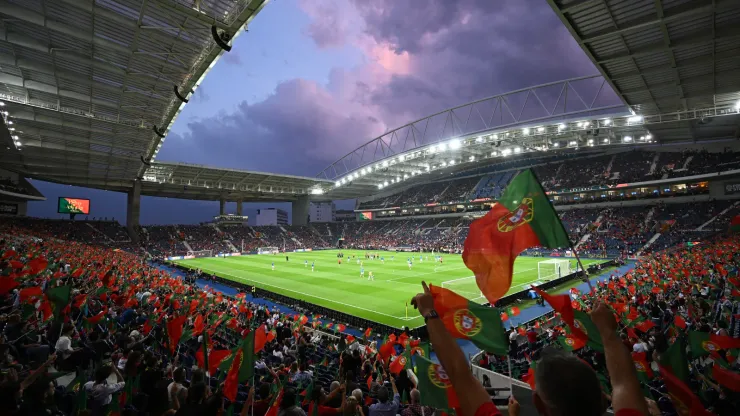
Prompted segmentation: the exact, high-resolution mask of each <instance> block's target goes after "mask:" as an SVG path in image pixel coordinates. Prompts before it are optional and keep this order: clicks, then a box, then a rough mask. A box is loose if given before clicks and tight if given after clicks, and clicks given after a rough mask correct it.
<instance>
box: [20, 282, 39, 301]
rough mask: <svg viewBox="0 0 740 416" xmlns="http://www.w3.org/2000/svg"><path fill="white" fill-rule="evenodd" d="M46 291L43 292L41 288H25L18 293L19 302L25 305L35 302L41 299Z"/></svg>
mask: <svg viewBox="0 0 740 416" xmlns="http://www.w3.org/2000/svg"><path fill="white" fill-rule="evenodd" d="M43 294H44V291H43V290H41V286H31V287H24V288H23V289H21V290H20V291H19V292H18V300H19V301H20V303H25V302H26V301H27V300H29V299H31V300H34V301H35V299H36V298H38V297H41V296H42V295H43Z"/></svg>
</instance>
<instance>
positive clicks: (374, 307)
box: [176, 250, 603, 328]
mask: <svg viewBox="0 0 740 416" xmlns="http://www.w3.org/2000/svg"><path fill="white" fill-rule="evenodd" d="M338 252H339V251H338V250H321V251H309V252H300V253H281V254H277V255H271V254H268V255H248V256H234V257H208V258H197V259H189V260H178V261H176V263H177V264H179V265H182V266H184V267H187V268H190V269H198V268H199V269H201V270H203V272H204V273H209V274H215V275H217V276H220V277H222V278H224V279H228V280H232V281H235V282H238V283H242V284H245V285H254V286H257V287H259V288H262V289H265V290H268V291H270V292H274V293H278V294H281V295H285V296H288V297H291V298H295V299H300V300H303V301H306V302H310V303H313V304H316V305H320V306H323V307H326V308H330V309H334V310H337V311H340V312H344V313H347V314H349V315H354V316H358V317H361V318H364V319H367V320H370V321H374V322H379V323H382V324H385V325H389V326H391V327H394V328H401V327H404V326H408V327H410V328H416V327H419V326H422V325H423V324H424V319H423V318H422V317H421V316H419V314H418V312H417V311H416V310H414V309H413V307H412V306H410V305H409V306H408V310H407V307H406V304H407V303H408V302H409V301H410V300H411V298H412V297H413V296H414V295H415V294H416V293H418V292H419V291H421V281H422V280H424V281H426V282H427V283H432V284H435V285H439V286H445V287H449V288H450V289H452V290H454V291H456V292H458V293H459V294H461V295H463V296H465V297H467V298H469V299H472V300H474V301H476V302H481V303H482V302H483V301H484V298H482V297H480V291H479V290H478V288H477V286H476V284H475V279H474V278H473V277H472V276H473V274H472V273H471V272H470V270H468V268H467V267H465V264H464V263H463V261H462V257H461V256H460V255H459V254H457V255H456V254H443V255H442V263H440V262H438V261H435V256H434V255H432V254H431V253H401V252H399V253H395V252H390V251H370V252H367V253H368V254H373V255H375V256H376V257H375V259H374V260H372V259H365V253H366V252H365V251H362V250H343V251H342V252H343V253H344V258H342V264H341V265H339V264H338V261H337V260H338V259H337V253H338ZM286 254H287V256H288V258H289V260H288V261H286V260H285V256H286ZM352 255H354V256H355V258H354V259H353V258H352ZM412 255H413V260H412V267H411V268H409V266H408V262H407V259H409V258H410V257H411V256H412ZM420 255H421V258H420ZM381 257H382V258H383V259H384V260H381ZM545 260H548V258H542V257H518V258H517V260H516V263H515V264H514V279H513V281H512V284H511V289H510V290H509V293H515V292H520V291H522V290H525V289H527V288H529V286H530V285H531V284H534V283H537V282H538V271H537V270H538V263H539V262H542V261H545ZM360 261H361V262H362V265H360V264H359V262H360ZM600 261H603V260H583V263H584V266H585V267H587V266H588V264H591V263H595V262H600ZM273 263H274V265H275V268H274V270H273V267H272V264H273ZM312 264H314V268H313V271H312V270H311V265H312ZM570 267H571V268H575V260H572V259H571V260H570ZM361 268H363V269H364V271H365V276H364V278H362V277H360V269H361ZM370 272H372V274H373V277H374V280H368V276H369V273H370ZM458 279H459V280H458ZM442 282H450V283H445V284H444V285H442Z"/></svg>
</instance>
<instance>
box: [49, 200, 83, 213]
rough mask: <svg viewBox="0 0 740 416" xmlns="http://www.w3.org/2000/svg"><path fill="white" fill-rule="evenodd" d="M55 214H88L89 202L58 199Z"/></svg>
mask: <svg viewBox="0 0 740 416" xmlns="http://www.w3.org/2000/svg"><path fill="white" fill-rule="evenodd" d="M57 212H59V213H60V214H89V213H90V200H89V199H80V198H65V197H59V208H58V209H57Z"/></svg>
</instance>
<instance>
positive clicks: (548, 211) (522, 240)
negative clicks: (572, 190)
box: [462, 169, 570, 304]
mask: <svg viewBox="0 0 740 416" xmlns="http://www.w3.org/2000/svg"><path fill="white" fill-rule="evenodd" d="M534 246H542V247H547V248H558V247H569V246H570V240H569V239H568V233H567V232H566V231H565V228H564V227H563V224H562V223H561V222H560V218H558V215H557V213H556V212H555V209H553V207H552V204H551V203H550V201H549V199H548V197H547V195H546V194H545V191H544V190H543V189H542V185H540V183H539V181H538V180H537V178H536V177H535V175H534V173H533V172H532V170H530V169H527V170H525V171H523V172H522V173H520V174H518V175H517V176H516V177H515V178H514V179H513V180H512V181H511V182H510V183H509V185H508V186H507V187H506V190H504V193H503V195H502V196H501V198H500V199H499V201H498V202H497V203H496V204H494V205H493V207H492V208H491V210H490V211H489V212H488V214H486V215H485V216H484V217H482V218H479V219H477V220H475V221H473V223H472V224H470V231H469V232H468V236H467V238H466V239H465V246H464V250H463V255H462V257H463V261H464V262H465V265H466V266H467V267H468V269H470V270H471V271H472V272H473V273H474V274H475V280H476V283H477V284H478V288H480V290H481V292H482V293H483V295H484V296H485V297H486V299H488V301H489V302H491V304H493V303H494V302H496V301H497V300H499V299H501V298H502V297H503V296H504V295H505V294H506V292H508V291H509V288H510V287H511V280H512V277H513V272H514V260H515V259H516V257H517V256H518V255H519V253H521V252H522V251H524V250H526V249H527V248H530V247H534Z"/></svg>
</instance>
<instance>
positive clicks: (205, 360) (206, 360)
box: [195, 348, 232, 375]
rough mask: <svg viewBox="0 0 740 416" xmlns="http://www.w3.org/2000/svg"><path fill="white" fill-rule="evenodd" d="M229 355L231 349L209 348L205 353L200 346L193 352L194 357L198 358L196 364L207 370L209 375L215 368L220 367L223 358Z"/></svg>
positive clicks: (230, 354) (212, 373)
mask: <svg viewBox="0 0 740 416" xmlns="http://www.w3.org/2000/svg"><path fill="white" fill-rule="evenodd" d="M231 356H232V351H231V350H211V351H209V352H208V353H207V355H206V354H205V353H204V352H203V349H202V348H201V349H200V350H199V351H198V352H196V353H195V359H196V360H198V366H199V367H200V368H202V369H204V370H206V371H208V374H210V375H214V374H216V370H218V369H219V367H221V364H222V363H223V362H224V360H225V359H227V358H230V357H231Z"/></svg>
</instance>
